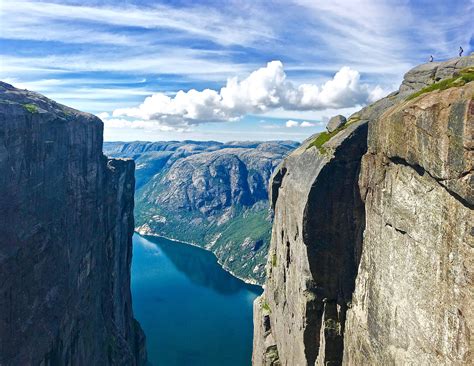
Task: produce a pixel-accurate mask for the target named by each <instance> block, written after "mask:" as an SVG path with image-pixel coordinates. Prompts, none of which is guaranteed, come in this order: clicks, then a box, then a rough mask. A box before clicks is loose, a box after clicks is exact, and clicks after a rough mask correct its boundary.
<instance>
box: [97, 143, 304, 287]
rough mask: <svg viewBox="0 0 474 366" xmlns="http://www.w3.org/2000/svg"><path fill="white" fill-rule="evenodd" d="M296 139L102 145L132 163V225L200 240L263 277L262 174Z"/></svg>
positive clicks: (223, 259)
mask: <svg viewBox="0 0 474 366" xmlns="http://www.w3.org/2000/svg"><path fill="white" fill-rule="evenodd" d="M297 145H298V144H297V143H295V142H291V141H272V142H231V143H227V144H222V143H218V142H212V141H209V142H198V141H183V142H154V143H147V142H145V143H143V142H136V143H106V144H105V145H104V151H105V153H106V154H109V155H112V156H121V157H131V158H134V159H135V161H136V163H137V173H136V176H137V193H136V209H135V214H136V215H135V216H136V218H137V220H136V226H137V231H138V232H140V233H142V234H149V235H153V234H158V235H162V236H166V237H169V238H173V239H176V240H180V241H185V242H192V243H195V244H197V245H200V246H205V247H206V248H207V249H210V250H212V251H213V252H214V253H215V254H216V256H217V257H218V259H219V261H220V263H221V264H222V265H223V266H224V267H225V268H226V269H228V270H230V271H231V272H232V273H234V274H235V275H237V276H238V277H240V278H243V279H245V280H247V281H250V282H256V283H262V282H263V279H264V276H265V271H264V263H265V261H266V253H267V252H268V244H269V241H270V231H271V215H270V213H269V210H268V194H267V186H268V181H269V179H270V174H271V172H272V171H273V169H274V168H275V167H276V166H277V165H278V164H279V162H280V161H281V160H282V158H283V157H284V156H285V155H286V154H287V153H288V152H289V151H291V150H292V149H294V148H295V147H296V146H297ZM243 227H244V228H245V230H243V229H242V228H243Z"/></svg>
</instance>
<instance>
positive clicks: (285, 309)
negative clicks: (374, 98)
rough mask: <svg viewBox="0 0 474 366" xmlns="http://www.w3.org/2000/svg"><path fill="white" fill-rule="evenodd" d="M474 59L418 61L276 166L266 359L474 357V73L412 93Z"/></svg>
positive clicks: (260, 323)
mask: <svg viewBox="0 0 474 366" xmlns="http://www.w3.org/2000/svg"><path fill="white" fill-rule="evenodd" d="M469 65H474V57H473V56H470V57H465V58H461V59H459V58H458V59H455V60H451V61H448V62H446V63H438V64H434V63H431V64H429V65H426V66H425V65H423V66H422V67H418V68H415V69H414V70H412V71H410V72H409V73H407V75H406V76H405V80H404V82H403V84H402V86H401V87H400V90H399V91H398V92H395V93H392V94H391V95H389V96H387V97H386V98H384V99H382V100H380V101H378V102H376V103H374V104H373V105H371V106H368V107H366V108H364V109H362V110H361V111H360V112H358V113H356V114H354V115H353V116H351V117H350V118H349V120H348V121H347V123H346V125H345V127H344V128H343V129H342V130H341V131H340V132H339V133H337V134H336V135H335V136H334V137H332V138H331V139H329V141H328V142H326V143H324V144H323V145H322V146H320V145H318V143H317V141H318V140H320V139H318V136H314V137H311V138H310V139H308V140H307V141H305V143H303V144H302V146H301V147H300V148H298V149H297V150H295V151H294V152H293V153H291V154H290V155H289V156H288V157H287V158H286V159H285V160H284V161H283V163H282V164H281V165H280V166H279V167H278V168H277V170H276V172H275V174H274V175H273V177H272V179H271V183H270V195H271V202H272V206H273V208H274V210H275V218H274V225H273V229H272V240H271V245H270V251H269V256H268V262H267V273H268V275H267V279H266V282H265V291H264V293H263V295H262V296H261V297H260V298H258V299H257V300H256V301H255V304H254V326H255V333H254V353H253V364H254V365H288V366H289V365H291V366H298V365H341V364H345V365H407V364H422V365H446V364H455V365H464V364H465V365H468V364H472V363H473V361H474V359H473V354H472V349H473V343H472V335H471V334H472V332H473V330H474V310H473V309H474V296H472V294H473V291H474V270H473V269H474V228H473V225H472V223H473V222H474V215H473V204H474V200H473V175H472V172H473V164H474V156H473V150H474V142H473V135H474V100H473V97H474V82H470V83H467V84H465V85H464V86H462V85H460V86H458V87H452V88H449V89H446V90H441V91H439V90H435V91H433V92H429V93H423V94H421V95H420V96H418V97H416V98H413V99H410V100H407V97H409V96H410V95H411V94H412V93H414V92H416V91H418V90H420V88H424V87H426V86H428V85H430V84H432V83H433V82H436V81H437V79H438V77H439V78H441V79H443V78H450V77H452V76H455V75H457V73H458V72H459V70H460V69H461V68H464V67H466V66H469ZM437 75H438V76H437ZM367 130H368V134H367ZM323 141H324V139H323Z"/></svg>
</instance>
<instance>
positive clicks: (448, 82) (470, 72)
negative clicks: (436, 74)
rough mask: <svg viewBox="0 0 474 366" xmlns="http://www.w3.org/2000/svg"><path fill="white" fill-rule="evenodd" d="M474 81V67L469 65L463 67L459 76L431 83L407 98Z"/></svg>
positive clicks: (410, 98)
mask: <svg viewBox="0 0 474 366" xmlns="http://www.w3.org/2000/svg"><path fill="white" fill-rule="evenodd" d="M471 81H474V67H468V68H465V69H462V70H461V71H460V72H459V75H458V76H455V77H452V78H450V79H445V80H441V81H438V82H437V83H434V84H431V85H429V86H427V87H426V88H423V89H421V90H419V91H417V92H416V93H413V94H411V95H410V96H408V97H407V98H406V100H412V99H414V98H416V97H419V96H420V95H422V94H425V93H430V92H432V91H435V90H446V89H449V88H454V87H460V86H463V85H466V84H467V83H469V82H471Z"/></svg>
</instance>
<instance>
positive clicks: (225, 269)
mask: <svg viewBox="0 0 474 366" xmlns="http://www.w3.org/2000/svg"><path fill="white" fill-rule="evenodd" d="M136 229H137V228H135V229H134V230H133V232H134V233H135V234H138V235H140V236H143V237H147V236H152V237H157V238H163V239H166V240H169V241H174V242H176V243H181V244H186V245H190V246H193V247H196V248H199V249H202V250H205V251H206V252H209V253H212V255H213V256H214V257H215V258H216V260H217V263H218V264H219V266H220V267H221V268H222V269H223V270H224V271H226V272H227V273H230V274H231V275H232V276H234V277H235V278H237V279H239V280H241V281H242V282H244V283H246V284H247V285H252V286H258V287H260V288H261V289H262V290H263V285H260V284H258V283H257V282H256V281H255V280H252V279H248V278H242V277H240V276H238V275H236V274H235V273H234V272H233V271H232V270H231V269H229V268H227V267H225V266H224V265H223V264H222V263H221V261H220V259H219V258H218V257H217V255H216V254H215V253H214V252H213V251H212V250H210V249H208V248H206V247H203V246H200V245H199V244H196V243H192V242H187V241H183V240H178V239H174V238H169V237H166V236H163V235H159V234H156V233H154V232H147V233H145V232H140V231H137V230H136Z"/></svg>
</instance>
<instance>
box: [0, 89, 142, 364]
mask: <svg viewBox="0 0 474 366" xmlns="http://www.w3.org/2000/svg"><path fill="white" fill-rule="evenodd" d="M102 132H103V124H102V122H101V121H100V120H99V119H98V118H96V117H94V116H92V115H89V114H86V113H82V112H79V111H76V110H74V109H71V108H68V107H66V106H63V105H60V104H58V103H55V102H54V101H52V100H49V99H47V98H45V97H43V96H41V95H39V94H36V93H32V92H29V91H26V90H19V89H16V88H14V87H12V86H11V85H9V84H6V83H1V84H0V172H2V174H0V192H1V195H0V217H1V220H0V241H1V244H0V269H1V270H0V364H2V365H141V364H144V363H145V360H146V352H145V348H144V342H145V338H144V335H143V333H142V331H141V329H140V326H139V324H138V322H137V321H136V320H135V319H134V318H133V314H132V299H131V294H130V263H131V256H132V242H131V237H132V234H133V227H134V225H133V224H134V219H133V195H134V163H133V161H129V160H128V161H127V160H114V159H107V158H106V157H105V156H104V155H103V154H102Z"/></svg>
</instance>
